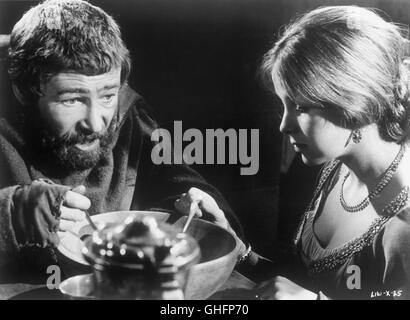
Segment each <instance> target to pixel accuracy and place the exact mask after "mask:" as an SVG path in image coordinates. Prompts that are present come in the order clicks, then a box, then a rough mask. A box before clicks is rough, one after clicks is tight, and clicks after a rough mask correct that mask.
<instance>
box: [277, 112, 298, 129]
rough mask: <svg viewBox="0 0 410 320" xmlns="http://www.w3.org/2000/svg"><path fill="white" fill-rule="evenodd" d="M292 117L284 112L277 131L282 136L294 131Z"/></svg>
mask: <svg viewBox="0 0 410 320" xmlns="http://www.w3.org/2000/svg"><path fill="white" fill-rule="evenodd" d="M294 118H295V117H294V115H292V114H291V113H289V112H288V111H286V110H285V111H284V113H283V117H282V121H281V122H280V127H279V130H280V132H282V133H283V134H290V133H293V132H294V131H295V130H296V126H297V125H296V119H294Z"/></svg>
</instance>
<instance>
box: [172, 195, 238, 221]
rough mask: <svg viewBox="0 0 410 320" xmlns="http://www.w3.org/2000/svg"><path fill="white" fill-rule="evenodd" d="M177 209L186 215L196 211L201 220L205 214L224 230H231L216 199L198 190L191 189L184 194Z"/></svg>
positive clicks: (177, 204) (177, 202)
mask: <svg viewBox="0 0 410 320" xmlns="http://www.w3.org/2000/svg"><path fill="white" fill-rule="evenodd" d="M175 209H177V210H178V211H179V212H181V213H182V214H184V215H189V214H190V213H191V212H192V211H194V213H195V216H197V217H199V218H201V217H203V214H204V213H205V214H207V215H208V220H210V221H211V222H213V223H215V224H217V225H218V226H220V227H222V228H224V229H229V228H230V226H229V223H228V220H227V219H226V218H225V214H224V212H223V211H222V210H221V209H220V208H219V206H218V204H217V203H216V201H215V200H214V198H212V197H211V196H210V195H209V194H207V193H206V192H204V191H202V190H200V189H198V188H191V189H189V190H188V192H187V193H184V194H182V196H181V198H179V199H178V200H176V201H175Z"/></svg>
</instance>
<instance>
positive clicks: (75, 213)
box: [60, 206, 85, 222]
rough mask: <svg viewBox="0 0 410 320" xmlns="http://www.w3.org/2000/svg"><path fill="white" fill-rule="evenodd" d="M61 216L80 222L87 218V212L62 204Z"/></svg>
mask: <svg viewBox="0 0 410 320" xmlns="http://www.w3.org/2000/svg"><path fill="white" fill-rule="evenodd" d="M60 218H61V219H64V220H70V221H74V222H78V221H82V220H84V219H85V213H84V211H81V210H79V209H73V208H68V207H65V206H62V207H61V216H60Z"/></svg>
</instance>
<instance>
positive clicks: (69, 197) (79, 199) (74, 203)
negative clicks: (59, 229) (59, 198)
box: [64, 191, 91, 210]
mask: <svg viewBox="0 0 410 320" xmlns="http://www.w3.org/2000/svg"><path fill="white" fill-rule="evenodd" d="M64 205H65V206H66V207H70V208H75V209H80V210H88V209H89V208H90V206H91V201H90V199H88V198H87V197H85V196H83V195H81V194H79V193H77V192H73V191H68V192H67V194H66V197H65V200H64Z"/></svg>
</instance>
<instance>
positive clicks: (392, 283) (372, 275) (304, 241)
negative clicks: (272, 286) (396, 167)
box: [295, 162, 410, 299]
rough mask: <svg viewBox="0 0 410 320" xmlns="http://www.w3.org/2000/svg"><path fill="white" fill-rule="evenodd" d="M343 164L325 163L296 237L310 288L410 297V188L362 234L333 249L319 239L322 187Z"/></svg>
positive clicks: (341, 294) (354, 295) (331, 294)
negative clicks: (316, 223)
mask: <svg viewBox="0 0 410 320" xmlns="http://www.w3.org/2000/svg"><path fill="white" fill-rule="evenodd" d="M340 166H341V165H340V163H338V162H333V163H330V164H329V165H327V166H325V168H324V170H323V173H322V175H321V179H320V182H319V185H318V188H317V190H316V193H315V196H314V199H313V201H312V205H311V206H310V208H308V210H307V211H306V213H305V215H304V218H303V220H302V222H301V225H300V227H299V231H298V233H297V236H296V240H295V243H296V245H297V248H298V252H299V256H300V258H301V260H302V262H303V264H304V265H305V267H306V269H307V271H308V275H307V276H308V282H307V284H308V286H309V289H311V290H313V291H316V292H319V291H320V292H321V293H323V294H321V295H320V296H321V297H322V298H330V299H410V206H409V205H408V198H409V188H408V187H404V188H403V189H402V192H401V193H400V194H399V195H398V196H397V197H396V198H395V199H394V200H393V201H392V202H391V203H390V204H389V206H386V208H385V210H383V212H382V214H381V215H380V216H379V217H378V218H376V220H375V221H373V223H372V224H371V226H370V227H369V229H368V230H367V231H366V232H365V233H363V234H362V235H361V236H359V237H357V238H355V239H352V240H350V241H348V242H347V243H345V244H344V245H341V246H339V247H337V248H334V249H331V250H329V249H325V248H323V247H322V246H321V245H320V243H319V241H318V239H317V238H316V236H315V234H314V232H313V222H314V219H315V215H316V212H317V208H318V207H319V206H320V202H321V199H322V198H324V197H325V194H324V193H325V191H324V190H326V188H325V187H324V186H325V185H326V183H328V182H329V181H330V180H331V179H332V177H334V176H335V175H336V174H337V171H338V170H339V169H340Z"/></svg>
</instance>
